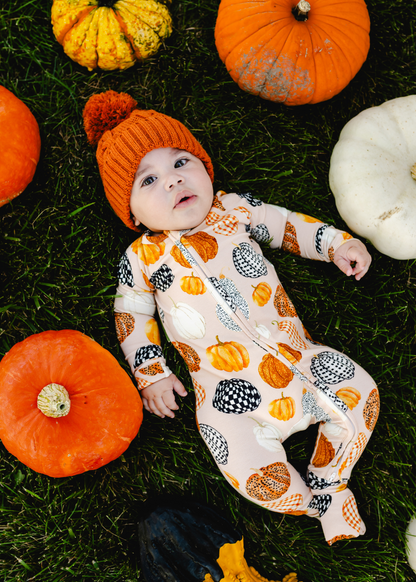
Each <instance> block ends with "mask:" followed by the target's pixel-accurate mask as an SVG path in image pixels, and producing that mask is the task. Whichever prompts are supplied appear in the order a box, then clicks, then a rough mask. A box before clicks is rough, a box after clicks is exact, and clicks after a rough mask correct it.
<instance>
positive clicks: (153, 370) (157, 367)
mask: <svg viewBox="0 0 416 582" xmlns="http://www.w3.org/2000/svg"><path fill="white" fill-rule="evenodd" d="M163 372H164V369H163V368H162V365H161V364H160V363H159V362H156V363H155V364H150V366H145V367H144V368H140V370H139V373H140V374H143V375H144V376H156V375H157V374H163Z"/></svg>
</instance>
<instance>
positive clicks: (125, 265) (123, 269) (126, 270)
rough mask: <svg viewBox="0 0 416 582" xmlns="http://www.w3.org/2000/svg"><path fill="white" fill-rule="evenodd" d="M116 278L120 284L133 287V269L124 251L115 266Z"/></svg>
mask: <svg viewBox="0 0 416 582" xmlns="http://www.w3.org/2000/svg"><path fill="white" fill-rule="evenodd" d="M117 278H118V280H119V283H120V285H128V286H129V287H134V279H133V271H132V269H131V265H130V261H129V258H128V256H127V253H124V254H123V255H122V257H121V259H120V262H119V264H118V268H117Z"/></svg>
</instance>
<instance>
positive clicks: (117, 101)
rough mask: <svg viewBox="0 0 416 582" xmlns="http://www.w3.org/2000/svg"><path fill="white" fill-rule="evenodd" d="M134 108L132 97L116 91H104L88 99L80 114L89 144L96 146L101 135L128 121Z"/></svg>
mask: <svg viewBox="0 0 416 582" xmlns="http://www.w3.org/2000/svg"><path fill="white" fill-rule="evenodd" d="M136 106H137V101H135V100H134V99H133V97H131V96H130V95H128V94H127V93H117V91H106V92H105V93H99V94H98V95H93V96H92V97H90V99H89V100H88V101H87V104H86V105H85V108H84V112H83V114H82V116H83V118H84V129H85V133H86V134H87V139H88V141H89V143H90V144H91V145H93V146H96V145H97V144H98V142H99V141H100V139H101V137H102V135H103V134H104V133H105V132H106V131H107V130H109V129H113V128H114V127H116V126H117V125H118V124H119V123H121V122H122V121H124V120H125V119H128V118H129V117H130V114H131V112H132V111H133V110H134V109H136Z"/></svg>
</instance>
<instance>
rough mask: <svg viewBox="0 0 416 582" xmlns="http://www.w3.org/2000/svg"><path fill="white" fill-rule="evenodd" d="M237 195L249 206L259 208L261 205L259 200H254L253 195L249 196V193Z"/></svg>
mask: <svg viewBox="0 0 416 582" xmlns="http://www.w3.org/2000/svg"><path fill="white" fill-rule="evenodd" d="M237 195H238V196H240V198H244V199H245V200H247V202H248V203H249V204H250V206H261V205H262V204H263V202H262V201H261V200H259V199H258V198H254V196H253V194H251V193H250V192H244V193H243V194H242V193H237Z"/></svg>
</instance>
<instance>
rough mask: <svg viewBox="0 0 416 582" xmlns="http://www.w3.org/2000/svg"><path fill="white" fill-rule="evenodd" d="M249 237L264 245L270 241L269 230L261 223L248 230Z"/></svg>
mask: <svg viewBox="0 0 416 582" xmlns="http://www.w3.org/2000/svg"><path fill="white" fill-rule="evenodd" d="M250 236H251V237H252V238H254V240H255V241H256V242H258V243H259V244H262V243H265V242H267V241H268V240H270V239H271V236H270V232H269V229H268V228H267V226H266V225H265V224H263V223H261V224H258V225H257V226H255V227H254V228H252V229H251V230H250Z"/></svg>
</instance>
